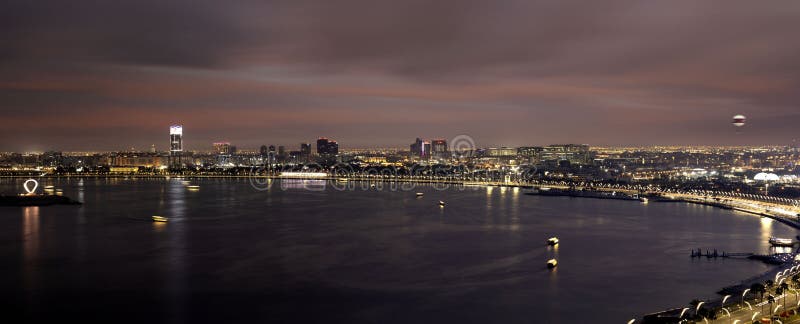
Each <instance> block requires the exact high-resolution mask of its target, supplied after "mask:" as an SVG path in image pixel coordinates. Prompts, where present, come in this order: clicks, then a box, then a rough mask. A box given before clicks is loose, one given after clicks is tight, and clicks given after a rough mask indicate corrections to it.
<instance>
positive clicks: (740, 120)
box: [732, 115, 747, 127]
mask: <svg viewBox="0 0 800 324" xmlns="http://www.w3.org/2000/svg"><path fill="white" fill-rule="evenodd" d="M746 121H747V117H745V116H744V115H736V116H733V123H732V124H733V126H736V127H742V126H744V124H745V122H746Z"/></svg>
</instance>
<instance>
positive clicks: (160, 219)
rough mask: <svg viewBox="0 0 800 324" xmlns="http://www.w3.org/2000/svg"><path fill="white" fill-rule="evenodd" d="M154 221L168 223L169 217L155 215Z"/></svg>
mask: <svg viewBox="0 0 800 324" xmlns="http://www.w3.org/2000/svg"><path fill="white" fill-rule="evenodd" d="M152 218H153V221H154V222H157V223H166V222H167V221H168V220H169V219H168V218H166V217H164V216H153V217H152Z"/></svg>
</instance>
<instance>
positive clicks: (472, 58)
mask: <svg viewBox="0 0 800 324" xmlns="http://www.w3.org/2000/svg"><path fill="white" fill-rule="evenodd" d="M718 4H719V3H712V2H709V3H695V2H689V1H687V2H670V3H669V4H657V3H629V2H625V1H610V2H604V3H602V4H586V3H576V2H571V1H566V2H559V3H556V4H543V3H537V2H522V3H517V2H499V3H493V4H492V5H491V6H488V7H487V5H485V4H480V3H477V2H458V3H450V2H448V1H442V2H437V3H429V2H425V1H411V2H381V1H379V2H361V1H352V2H347V3H342V4H337V5H332V4H329V3H327V2H321V1H301V2H292V3H287V4H276V3H270V2H258V3H256V2H243V3H237V4H236V5H230V4H224V5H223V4H220V3H217V2H213V1H192V2H187V1H170V2H169V3H168V4H163V3H161V2H159V3H158V4H156V3H153V4H152V5H150V4H149V3H147V2H141V1H139V2H135V3H133V2H127V1H121V2H117V1H115V2H113V3H80V2H79V3H72V4H70V5H64V4H61V3H60V2H56V1H44V2H36V3H31V2H27V1H12V2H7V3H4V5H3V7H4V9H6V10H2V12H3V13H2V14H0V18H2V19H0V21H2V26H3V28H0V37H2V39H4V40H6V41H7V43H6V45H5V46H4V50H3V51H0V103H2V105H0V110H1V111H2V112H3V115H4V116H3V118H2V123H1V124H2V127H0V138H3V141H0V151H44V150H48V149H59V150H91V149H97V150H119V149H122V148H125V147H131V146H134V147H148V146H149V145H151V144H154V143H155V144H157V145H158V143H161V141H162V140H161V138H162V135H161V132H162V131H161V130H162V129H163V128H164V127H165V126H167V125H169V124H171V123H178V122H179V123H181V124H183V125H184V126H185V127H186V128H187V137H191V138H192V140H191V141H187V143H186V144H187V147H189V148H192V147H195V145H197V144H198V143H211V142H214V141H217V140H220V139H221V138H224V140H225V141H230V142H233V143H237V144H238V145H239V146H241V147H258V146H259V145H261V144H262V143H264V142H271V143H294V142H297V141H306V140H312V139H313V138H316V137H317V136H319V134H325V136H330V137H332V138H336V139H338V140H340V141H341V142H342V143H347V145H348V146H350V147H375V146H387V145H388V146H405V145H406V141H407V138H408V137H413V136H426V137H431V138H437V137H442V138H447V137H450V136H454V135H457V134H469V135H470V136H472V137H474V138H476V139H478V140H479V141H480V143H481V145H486V146H496V145H509V146H517V145H528V144H529V143H586V144H590V145H675V144H678V145H781V144H785V143H790V142H791V141H792V140H793V139H795V138H797V137H800V134H798V132H797V131H796V130H795V129H796V125H797V124H798V122H800V112H798V109H797V106H798V102H799V101H800V100H798V99H800V98H798V94H797V91H796V89H797V88H798V86H800V77H798V73H797V72H796V71H800V67H799V66H798V65H797V64H798V63H797V62H798V61H797V59H796V57H797V55H798V54H800V45H798V44H796V42H793V41H791V40H792V39H794V30H797V29H800V22H799V21H798V20H797V19H795V17H796V16H797V14H798V12H800V6H798V5H797V4H796V3H793V2H788V3H785V4H784V5H775V6H763V5H762V4H759V3H752V2H739V1H734V2H730V1H726V2H725V3H724V5H718ZM141 17H147V21H148V24H147V26H142V25H141V24H140V21H141ZM738 114H742V115H745V116H747V125H746V126H745V127H743V128H741V129H739V130H736V129H733V128H732V127H731V123H730V120H731V118H732V117H733V116H735V115H738ZM188 130H191V131H188ZM20 134H24V136H19V135H20ZM189 134H191V136H189ZM203 145H205V144H203Z"/></svg>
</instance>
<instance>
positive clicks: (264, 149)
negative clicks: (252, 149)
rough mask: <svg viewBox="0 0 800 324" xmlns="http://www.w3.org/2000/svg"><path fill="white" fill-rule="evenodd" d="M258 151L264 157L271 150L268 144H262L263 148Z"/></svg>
mask: <svg viewBox="0 0 800 324" xmlns="http://www.w3.org/2000/svg"><path fill="white" fill-rule="evenodd" d="M258 152H259V153H260V154H261V156H262V157H264V156H267V152H269V151H268V149H267V146H266V145H261V149H259V150H258Z"/></svg>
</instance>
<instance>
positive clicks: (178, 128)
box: [169, 125, 183, 135]
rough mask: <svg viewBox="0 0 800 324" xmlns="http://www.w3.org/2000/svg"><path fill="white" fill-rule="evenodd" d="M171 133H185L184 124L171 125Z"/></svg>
mask: <svg viewBox="0 0 800 324" xmlns="http://www.w3.org/2000/svg"><path fill="white" fill-rule="evenodd" d="M169 134H170V135H183V126H181V125H172V126H170V127H169Z"/></svg>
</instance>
